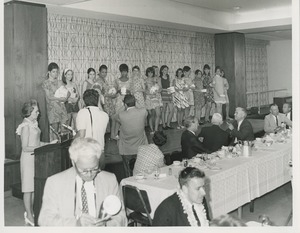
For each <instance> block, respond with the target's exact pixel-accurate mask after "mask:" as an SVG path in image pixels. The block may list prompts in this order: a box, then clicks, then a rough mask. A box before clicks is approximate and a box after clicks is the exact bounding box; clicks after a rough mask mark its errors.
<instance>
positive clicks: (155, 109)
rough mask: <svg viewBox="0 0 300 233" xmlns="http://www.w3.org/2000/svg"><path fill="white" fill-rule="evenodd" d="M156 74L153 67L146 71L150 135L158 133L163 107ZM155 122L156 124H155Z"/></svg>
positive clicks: (146, 101) (146, 103) (146, 104)
mask: <svg viewBox="0 0 300 233" xmlns="http://www.w3.org/2000/svg"><path fill="white" fill-rule="evenodd" d="M154 72H155V71H154V69H153V68H152V67H148V68H147V69H146V77H147V78H146V80H145V89H146V91H145V93H146V100H145V106H146V109H147V110H148V113H149V114H148V116H149V127H150V130H151V132H150V134H154V131H155V132H157V131H158V126H159V122H160V108H161V107H162V101H161V95H160V89H159V85H158V78H157V77H154ZM153 121H154V122H155V123H154V124H153ZM153 125H154V127H153Z"/></svg>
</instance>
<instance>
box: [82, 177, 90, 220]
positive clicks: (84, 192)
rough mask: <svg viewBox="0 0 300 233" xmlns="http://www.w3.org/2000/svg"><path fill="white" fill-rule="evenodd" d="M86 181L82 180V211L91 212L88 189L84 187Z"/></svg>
mask: <svg viewBox="0 0 300 233" xmlns="http://www.w3.org/2000/svg"><path fill="white" fill-rule="evenodd" d="M84 183H85V181H83V182H82V186H81V203H82V213H86V214H88V213H89V207H88V203H87V197H86V191H85V188H84Z"/></svg>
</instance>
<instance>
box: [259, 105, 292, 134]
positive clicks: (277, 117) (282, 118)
mask: <svg viewBox="0 0 300 233" xmlns="http://www.w3.org/2000/svg"><path fill="white" fill-rule="evenodd" d="M282 123H284V124H286V125H288V126H290V127H291V126H292V121H291V120H289V119H288V118H287V117H286V115H285V114H283V113H279V110H278V106H277V105H276V104H272V105H271V107H270V114H269V115H267V116H265V121H264V130H265V132H266V133H277V132H279V131H281V130H282V129H283V126H282Z"/></svg>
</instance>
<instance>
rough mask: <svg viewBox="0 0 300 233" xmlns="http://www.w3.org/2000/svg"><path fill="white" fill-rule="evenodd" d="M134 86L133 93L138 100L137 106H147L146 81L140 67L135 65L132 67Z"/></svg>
mask: <svg viewBox="0 0 300 233" xmlns="http://www.w3.org/2000/svg"><path fill="white" fill-rule="evenodd" d="M131 82H132V87H131V90H132V91H131V93H132V94H133V95H134V97H135V100H136V107H137V108H145V97H144V93H145V82H144V80H143V78H142V76H141V71H140V67H138V66H134V67H132V78H131Z"/></svg>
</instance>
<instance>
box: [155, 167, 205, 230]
mask: <svg viewBox="0 0 300 233" xmlns="http://www.w3.org/2000/svg"><path fill="white" fill-rule="evenodd" d="M178 181H179V185H180V189H179V190H178V191H177V192H175V193H174V194H172V195H171V196H169V197H167V198H166V199H165V200H164V201H162V202H161V203H160V205H159V206H158V207H157V209H156V211H155V214H154V219H153V226H193V227H197V226H198V227H199V226H208V225H209V215H208V208H207V204H206V200H205V197H204V196H205V190H204V181H205V174H204V172H203V171H200V170H199V169H198V168H195V167H187V168H185V169H183V170H182V171H181V172H180V174H179V178H178Z"/></svg>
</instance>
